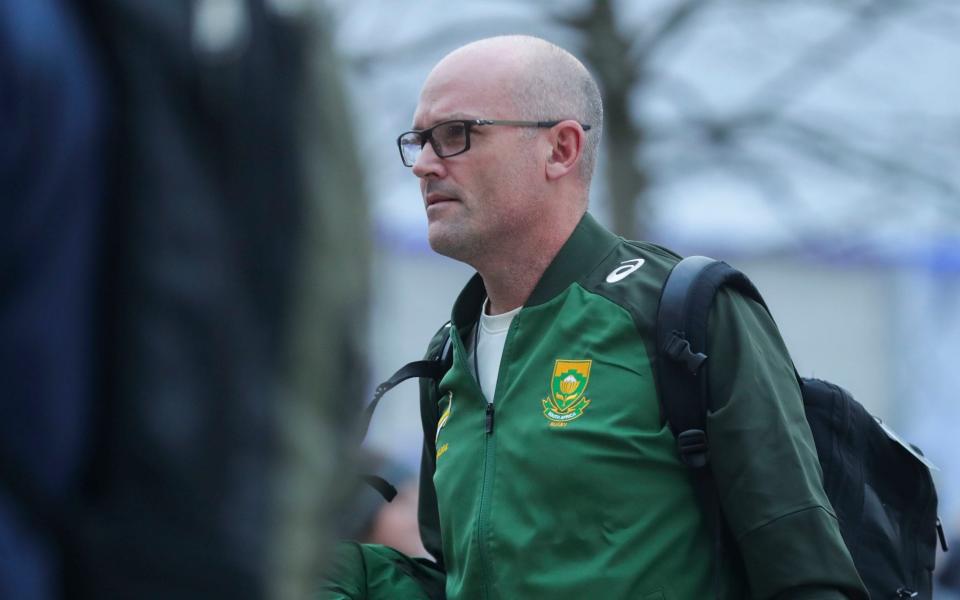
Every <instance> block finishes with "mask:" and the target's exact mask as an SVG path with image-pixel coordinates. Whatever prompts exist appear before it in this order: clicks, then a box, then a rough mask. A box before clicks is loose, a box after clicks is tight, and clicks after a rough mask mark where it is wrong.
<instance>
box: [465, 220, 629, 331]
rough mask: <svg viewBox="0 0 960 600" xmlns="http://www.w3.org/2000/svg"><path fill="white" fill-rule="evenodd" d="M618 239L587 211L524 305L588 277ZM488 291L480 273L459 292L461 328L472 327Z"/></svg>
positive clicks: (558, 291) (530, 304) (552, 294)
mask: <svg viewBox="0 0 960 600" xmlns="http://www.w3.org/2000/svg"><path fill="white" fill-rule="evenodd" d="M618 243H620V238H619V237H617V236H616V235H614V234H613V233H611V232H610V231H609V230H607V228H605V227H604V226H603V225H601V224H600V223H598V222H597V220H596V219H594V218H593V216H592V215H590V213H584V215H583V218H581V219H580V223H578V224H577V227H576V228H575V229H574V230H573V233H571V234H570V237H569V238H568V239H567V241H566V242H565V243H564V244H563V246H562V247H561V248H560V251H559V252H558V253H557V256H556V257H555V258H554V259H553V262H551V263H550V266H548V267H547V270H546V271H544V273H543V276H541V277H540V281H539V282H537V285H536V287H535V288H534V289H533V293H531V294H530V298H528V299H527V302H526V304H524V306H536V305H538V304H543V303H545V302H548V301H550V300H551V299H553V298H554V297H556V296H557V295H558V294H559V293H560V292H562V291H563V290H565V289H567V288H568V287H569V286H570V284H572V283H574V282H576V281H580V280H581V279H583V278H585V277H586V276H587V275H589V274H590V272H591V271H593V269H594V268H596V266H597V265H598V264H600V262H601V261H602V260H603V259H604V258H605V257H606V256H607V255H608V254H610V252H611V251H612V250H613V248H614V247H615V246H616V245H617V244H618ZM486 295H487V291H486V289H485V288H484V287H483V279H481V278H480V274H479V273H478V274H475V275H474V276H473V277H472V278H471V279H470V281H469V282H467V285H466V286H465V287H464V288H463V291H462V292H460V296H459V297H457V301H456V303H455V304H454V306H453V315H452V316H453V322H454V324H455V325H456V326H457V327H458V328H465V327H472V325H473V323H474V322H475V321H476V320H477V317H478V316H479V314H480V307H481V306H483V301H484V299H485V298H486Z"/></svg>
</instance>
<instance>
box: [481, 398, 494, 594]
mask: <svg viewBox="0 0 960 600" xmlns="http://www.w3.org/2000/svg"><path fill="white" fill-rule="evenodd" d="M493 415H494V412H493V403H492V402H489V401H488V402H487V407H486V416H485V419H484V428H485V429H484V430H485V431H486V435H484V437H483V452H484V457H483V481H482V483H481V487H480V511H479V513H480V514H479V515H478V517H477V548H478V550H479V554H480V570H481V572H482V573H483V579H482V581H483V596H484V598H488V599H489V598H490V597H491V593H490V587H491V565H490V558H489V556H488V549H487V536H486V534H487V532H488V531H489V529H490V518H489V513H490V506H489V505H490V493H491V488H492V485H491V482H490V480H491V479H492V477H493V449H494V440H493V421H494V418H493Z"/></svg>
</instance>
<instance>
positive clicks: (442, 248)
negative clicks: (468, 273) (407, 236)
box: [427, 221, 466, 261]
mask: <svg viewBox="0 0 960 600" xmlns="http://www.w3.org/2000/svg"><path fill="white" fill-rule="evenodd" d="M427 227H428V228H427V242H428V243H429V244H430V248H431V249H432V250H433V251H434V252H436V253H437V254H440V255H443V256H447V257H449V258H452V259H454V260H460V261H463V260H464V258H466V257H464V256H463V254H464V236H463V234H462V233H458V232H456V231H454V230H452V229H451V228H449V227H446V226H444V224H443V223H440V222H437V221H434V222H431V223H430V224H429V225H428V226H427Z"/></svg>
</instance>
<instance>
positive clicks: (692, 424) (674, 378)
mask: <svg viewBox="0 0 960 600" xmlns="http://www.w3.org/2000/svg"><path fill="white" fill-rule="evenodd" d="M724 286H729V287H732V288H734V289H736V290H737V291H739V292H740V293H741V294H743V295H745V296H747V297H749V298H752V299H753V300H755V301H757V302H758V303H760V304H761V305H762V306H763V307H764V309H767V305H766V303H764V301H763V298H762V297H761V296H760V292H758V291H757V289H756V287H754V285H753V283H751V281H750V280H749V279H748V278H747V276H746V275H744V274H743V273H741V272H740V271H738V270H736V269H734V268H733V267H731V266H730V265H728V264H727V263H725V262H721V261H717V260H713V259H712V258H707V257H705V256H690V257H687V258H685V259H683V260H681V261H680V262H679V263H677V264H676V266H674V268H673V270H671V271H670V274H669V275H668V277H667V281H666V283H665V284H664V286H663V290H662V291H661V294H660V304H659V307H658V309H657V350H658V352H659V355H660V356H659V358H660V359H661V360H660V361H659V363H660V368H659V369H658V371H659V373H658V374H659V383H660V398H661V402H662V406H663V411H664V416H665V417H666V420H667V422H668V424H669V425H670V429H671V430H672V431H673V435H674V437H676V439H677V446H678V449H679V452H680V457H681V459H682V460H683V462H684V464H686V465H687V466H688V467H691V468H693V469H699V468H702V467H705V466H706V465H707V463H708V462H709V460H710V459H709V444H708V442H707V435H706V420H707V409H708V408H709V406H708V403H709V400H708V398H709V393H708V389H707V376H706V366H707V358H708V356H707V354H706V351H707V321H708V318H709V316H710V308H711V307H712V306H713V301H714V298H716V295H717V292H718V291H719V290H720V288H721V287H724ZM767 310H768V309H767ZM768 312H769V310H768Z"/></svg>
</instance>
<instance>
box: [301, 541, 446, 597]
mask: <svg viewBox="0 0 960 600" xmlns="http://www.w3.org/2000/svg"><path fill="white" fill-rule="evenodd" d="M442 579H443V574H442V573H440V572H439V571H437V570H435V569H432V568H430V567H429V566H427V565H425V564H424V563H423V561H419V560H415V559H411V558H409V557H407V556H405V555H403V554H401V553H400V552H398V551H396V550H394V549H393V548H389V547H387V546H381V545H379V544H357V543H354V542H343V543H341V544H339V545H338V546H337V551H336V554H335V555H334V559H333V567H332V575H331V576H330V577H329V578H328V579H327V581H326V582H324V583H323V584H322V586H321V588H320V590H319V592H318V593H317V595H316V600H397V599H400V598H403V599H404V600H429V597H428V595H427V594H426V593H425V592H424V589H423V586H422V583H421V582H422V581H438V582H439V581H442Z"/></svg>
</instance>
